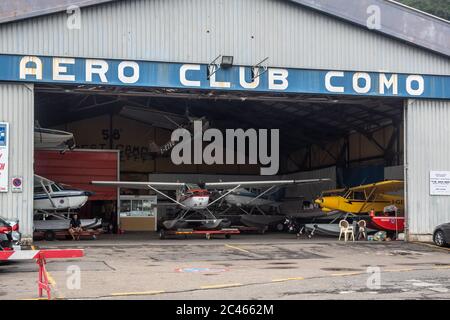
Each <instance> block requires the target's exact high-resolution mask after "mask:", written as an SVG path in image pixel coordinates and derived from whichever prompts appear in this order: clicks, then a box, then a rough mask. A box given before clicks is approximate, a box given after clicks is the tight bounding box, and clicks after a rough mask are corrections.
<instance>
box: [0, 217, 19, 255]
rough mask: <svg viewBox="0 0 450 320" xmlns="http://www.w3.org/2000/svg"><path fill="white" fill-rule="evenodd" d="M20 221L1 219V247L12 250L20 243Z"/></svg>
mask: <svg viewBox="0 0 450 320" xmlns="http://www.w3.org/2000/svg"><path fill="white" fill-rule="evenodd" d="M20 238H21V236H20V233H19V221H18V220H8V219H6V218H2V217H0V246H1V247H3V248H10V247H12V245H15V244H18V243H19V242H20Z"/></svg>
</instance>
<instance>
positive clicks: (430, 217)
mask: <svg viewBox="0 0 450 320" xmlns="http://www.w3.org/2000/svg"><path fill="white" fill-rule="evenodd" d="M405 117H406V128H407V129H406V130H407V131H406V136H407V138H406V161H405V162H406V167H407V169H406V170H407V171H406V176H407V185H406V197H407V208H406V214H407V218H408V233H409V236H410V238H409V239H410V240H431V237H430V235H431V233H432V232H433V229H434V228H435V227H436V226H437V225H439V224H441V223H444V222H450V196H430V177H429V175H430V171H434V170H435V171H450V142H449V138H450V101H432V100H409V101H408V103H407V106H406V115H405Z"/></svg>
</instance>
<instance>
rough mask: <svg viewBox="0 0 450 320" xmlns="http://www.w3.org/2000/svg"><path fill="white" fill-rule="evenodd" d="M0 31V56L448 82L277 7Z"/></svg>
mask: <svg viewBox="0 0 450 320" xmlns="http://www.w3.org/2000/svg"><path fill="white" fill-rule="evenodd" d="M67 17H68V16H67V15H66V14H65V13H59V14H55V15H48V16H43V17H39V18H35V19H29V20H24V21H21V22H16V23H11V24H5V25H1V26H0V39H1V40H2V41H1V42H0V53H20V54H41V55H52V56H53V55H59V56H82V57H103V58H118V59H143V60H159V61H176V62H198V63H209V62H210V61H212V60H213V59H214V58H215V57H216V56H217V55H219V54H229V55H234V57H235V63H236V64H243V65H254V64H256V63H257V62H259V61H260V60H262V59H263V58H265V57H269V58H270V60H269V65H271V66H280V67H298V68H302V67H304V68H313V69H342V70H361V71H363V70H365V71H381V70H389V71H392V72H405V73H433V74H450V61H449V59H447V58H444V57H442V56H439V55H436V54H433V53H431V52H429V51H427V50H425V49H419V48H416V47H413V46H410V45H407V44H405V43H402V42H399V41H397V40H394V39H390V38H387V37H384V36H382V35H379V34H376V33H373V32H370V31H369V30H365V29H363V28H360V27H357V26H354V25H351V24H349V23H345V22H342V21H341V20H338V19H335V18H331V17H328V16H325V15H324V14H321V13H318V12H313V11H311V10H310V9H306V8H304V7H302V6H300V5H297V4H294V3H291V2H289V1H284V0H245V1H242V0H226V1H224V0H128V1H118V2H114V3H110V4H104V5H98V6H95V7H91V8H85V9H82V11H81V30H69V29H68V28H67V27H66V25H67Z"/></svg>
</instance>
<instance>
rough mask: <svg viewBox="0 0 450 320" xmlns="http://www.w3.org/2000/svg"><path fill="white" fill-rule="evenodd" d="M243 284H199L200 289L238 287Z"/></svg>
mask: <svg viewBox="0 0 450 320" xmlns="http://www.w3.org/2000/svg"><path fill="white" fill-rule="evenodd" d="M240 286H243V284H242V283H227V284H215V285H209V286H201V287H200V289H221V288H230V287H240Z"/></svg>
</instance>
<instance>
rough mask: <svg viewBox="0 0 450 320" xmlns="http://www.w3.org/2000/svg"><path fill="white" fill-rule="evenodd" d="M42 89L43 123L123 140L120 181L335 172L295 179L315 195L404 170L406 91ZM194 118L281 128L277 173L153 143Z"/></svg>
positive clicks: (87, 139) (216, 124)
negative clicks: (195, 159)
mask: <svg viewBox="0 0 450 320" xmlns="http://www.w3.org/2000/svg"><path fill="white" fill-rule="evenodd" d="M35 92H36V95H35V97H36V101H35V105H36V110H35V115H36V120H37V121H38V122H39V124H40V125H41V126H42V127H48V128H54V129H59V130H64V131H68V132H72V133H73V134H74V135H75V137H76V142H77V147H78V148H81V149H117V150H120V178H121V180H122V181H148V179H149V178H150V180H152V181H157V180H160V181H180V179H182V180H190V182H195V181H203V182H204V181H208V180H211V179H214V180H218V179H219V180H223V181H227V180H230V179H231V180H239V179H240V180H252V179H253V180H262V179H264V180H270V179H304V178H331V179H332V182H329V183H325V184H322V185H320V186H319V185H318V186H313V187H300V188H298V187H289V188H288V189H287V192H286V193H287V194H288V195H289V196H290V197H303V198H304V199H306V200H308V201H313V200H314V199H315V198H316V197H317V196H319V195H320V193H321V192H322V191H324V190H328V189H334V188H347V187H352V186H358V185H362V184H368V183H374V182H378V181H382V180H386V179H398V180H402V179H403V153H404V146H403V140H404V133H403V130H404V126H403V106H404V101H403V100H402V99H395V98H374V97H354V96H325V95H296V94H295V95H294V94H283V95H281V94H276V95H269V94H258V93H252V94H249V93H238V92H223V91H201V90H173V89H140V88H133V89H130V88H120V87H106V86H54V85H39V86H36V88H35ZM189 118H191V119H196V120H198V121H203V122H208V125H209V128H216V129H219V130H221V131H222V132H224V131H225V130H226V129H243V130H244V131H245V130H248V129H269V130H270V129H279V168H278V171H277V173H276V174H275V175H274V176H261V174H260V173H261V166H260V165H252V164H248V163H244V164H233V165H230V164H219V165H217V164H215V165H206V164H182V165H175V164H173V163H172V161H171V157H170V152H169V153H168V154H165V155H160V154H158V153H157V152H156V151H155V148H154V147H155V146H157V147H158V148H160V147H163V146H164V145H166V144H167V143H168V142H169V141H170V137H171V133H172V131H173V130H174V129H176V128H177V126H178V125H180V124H182V123H183V122H186V121H189V120H187V119H189ZM247 151H248V148H247ZM247 160H248V159H247ZM188 182H189V181H188ZM122 192H123V193H126V194H127V195H128V196H136V195H141V196H146V195H148V192H146V191H142V190H140V191H131V190H122ZM158 210H159V208H158ZM162 211H163V212H165V211H164V210H162ZM158 216H159V213H158ZM159 218H161V217H159Z"/></svg>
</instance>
